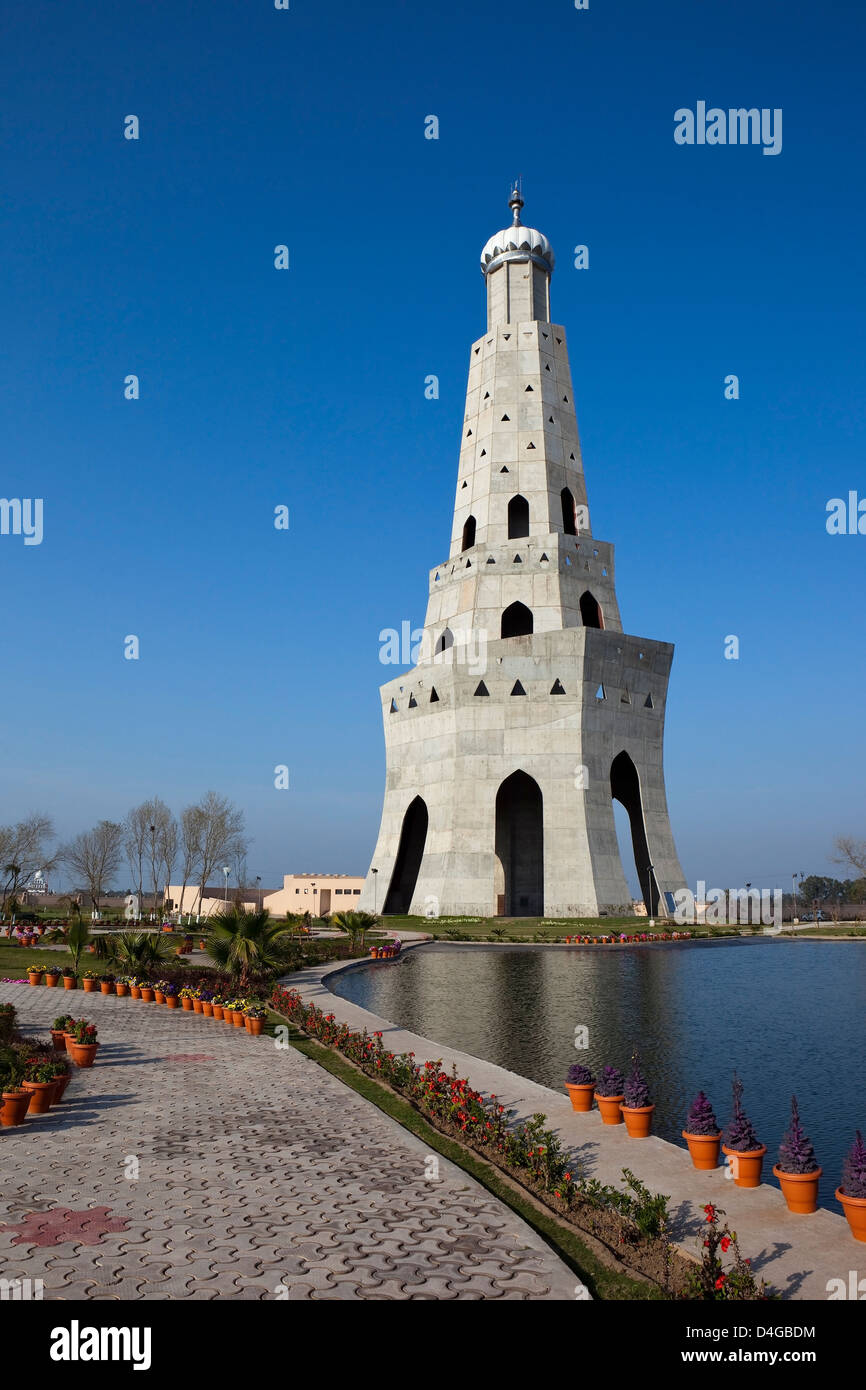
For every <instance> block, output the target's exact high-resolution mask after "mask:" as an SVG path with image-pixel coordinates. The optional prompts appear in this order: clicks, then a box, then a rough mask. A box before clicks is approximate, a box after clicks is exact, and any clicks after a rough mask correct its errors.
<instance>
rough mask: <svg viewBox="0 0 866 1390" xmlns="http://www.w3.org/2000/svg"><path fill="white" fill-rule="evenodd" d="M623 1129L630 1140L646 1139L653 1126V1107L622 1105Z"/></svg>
mask: <svg viewBox="0 0 866 1390" xmlns="http://www.w3.org/2000/svg"><path fill="white" fill-rule="evenodd" d="M621 1110H622V1117H623V1119H624V1120H625V1127H626V1129H627V1130H628V1136H629V1138H630V1139H646V1138H647V1137H648V1135H649V1132H650V1130H651V1129H652V1125H653V1111H654V1110H655V1106H654V1105H636V1106H630V1105H623V1106H622V1107H621Z"/></svg>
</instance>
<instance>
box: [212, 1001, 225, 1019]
mask: <svg viewBox="0 0 866 1390" xmlns="http://www.w3.org/2000/svg"><path fill="white" fill-rule="evenodd" d="M212 1008H213V1016H214V1018H218V1019H222V1016H223V1006H222V1004H214V1005H212Z"/></svg>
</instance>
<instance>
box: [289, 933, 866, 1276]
mask: <svg viewBox="0 0 866 1390" xmlns="http://www.w3.org/2000/svg"><path fill="white" fill-rule="evenodd" d="M396 934H399V935H401V936H403V937H404V940H405V938H406V935H407V934H406V933H403V932H400V933H395V935H396ZM350 968H351V967H350ZM376 968H377V969H381V970H391V969H399V964H398V963H397V962H389V961H383V962H381V964H379V965H377V966H376ZM344 969H346V966H345V965H343V964H330V965H325V966H315V967H311V968H310V969H308V970H303V971H300V972H298V974H296V975H293V976H288V977H286V979H284V980H283V981H282V983H283V984H284V985H287V986H289V987H292V988H295V989H298V990H299V992H300V993H301V994H302V995H303V997H304V998H305V999H306V1001H307V1002H308V1003H314V1004H316V1006H317V1007H318V1008H320V1009H324V1011H325V1012H326V1013H333V1014H334V1015H335V1016H336V1018H337V1019H338V1020H340V1021H341V1022H345V1023H348V1024H349V1025H350V1027H352V1028H357V1029H361V1028H367V1029H368V1031H369V1032H375V1031H379V1030H381V1032H382V1033H383V1035H384V1038H383V1041H384V1043H385V1045H386V1047H388V1048H389V1050H390V1051H392V1052H397V1053H400V1052H414V1053H415V1058H416V1061H418V1062H419V1063H423V1062H425V1061H427V1060H430V1059H435V1058H441V1059H442V1061H443V1063H444V1066H445V1069H446V1070H447V1071H450V1069H451V1066H452V1063H453V1064H454V1065H456V1067H457V1072H458V1075H459V1076H466V1077H468V1078H469V1079H470V1081H471V1083H472V1085H473V1086H474V1087H475V1088H476V1089H477V1090H479V1091H483V1092H484V1093H485V1094H486V1095H493V1094H495V1095H496V1096H497V1097H498V1098H499V1101H500V1103H501V1104H503V1105H504V1106H505V1107H506V1109H513V1110H514V1111H515V1113H516V1115H517V1116H518V1117H519V1118H521V1119H529V1118H530V1117H531V1116H532V1115H534V1114H536V1113H537V1112H538V1111H543V1112H544V1114H546V1115H547V1116H548V1118H549V1120H550V1122H551V1125H552V1126H553V1128H555V1129H556V1130H558V1132H559V1134H560V1135H561V1136H562V1139H563V1141H564V1142H565V1143H566V1144H567V1145H568V1146H569V1147H570V1148H572V1149H574V1150H575V1152H576V1153H577V1155H578V1158H579V1161H580V1162H581V1164H582V1165H583V1167H584V1169H585V1171H586V1172H587V1174H588V1175H589V1176H591V1177H595V1178H598V1179H600V1180H601V1181H602V1182H608V1183H618V1182H621V1175H622V1170H623V1168H624V1167H629V1168H630V1169H631V1170H632V1171H633V1172H634V1173H636V1174H637V1176H638V1177H639V1178H640V1179H642V1181H643V1182H645V1183H646V1184H647V1186H648V1187H649V1188H650V1189H651V1191H653V1192H664V1193H667V1194H669V1195H670V1197H671V1201H670V1211H671V1213H672V1218H673V1220H672V1236H673V1238H674V1240H675V1241H676V1242H677V1244H679V1245H680V1246H681V1247H682V1248H683V1249H684V1250H685V1251H687V1252H688V1253H689V1254H691V1255H694V1254H695V1253H696V1250H697V1240H696V1237H697V1236H698V1233H699V1232H700V1231H701V1228H702V1225H703V1223H704V1220H705V1218H704V1214H703V1212H702V1211H701V1207H702V1206H703V1204H704V1203H705V1202H714V1203H715V1204H716V1205H718V1206H720V1207H723V1208H724V1210H725V1211H726V1212H727V1215H728V1219H729V1222H730V1225H731V1227H732V1229H734V1230H736V1232H737V1235H738V1237H739V1240H740V1245H741V1248H742V1251H743V1254H744V1255H745V1256H747V1257H748V1258H750V1259H751V1261H752V1267H753V1268H754V1269H755V1271H756V1273H758V1274H760V1275H761V1276H763V1278H764V1279H766V1280H767V1282H768V1283H769V1284H772V1285H773V1286H774V1288H776V1289H777V1290H778V1291H779V1293H780V1294H781V1295H782V1297H783V1298H786V1299H787V1298H807V1299H825V1298H826V1297H827V1284H828V1280H830V1279H840V1278H841V1279H843V1280H845V1281H846V1287H847V1280H848V1277H849V1271H850V1270H856V1269H859V1270H860V1272H861V1274H862V1273H863V1272H864V1260H866V1246H864V1245H862V1244H861V1243H859V1242H858V1241H856V1240H854V1238H853V1236H852V1235H851V1233H850V1230H849V1227H848V1223H847V1221H846V1220H845V1217H844V1216H842V1215H841V1214H837V1213H836V1212H832V1211H827V1210H824V1209H819V1210H818V1211H817V1212H815V1213H814V1214H813V1215H811V1216H795V1215H794V1214H793V1213H792V1212H789V1211H788V1208H787V1206H786V1205H785V1199H784V1197H783V1196H782V1193H781V1191H780V1190H779V1188H778V1187H776V1186H775V1185H772V1184H770V1183H762V1184H761V1186H760V1187H759V1188H756V1189H752V1190H744V1189H743V1188H738V1187H737V1186H736V1185H735V1184H734V1183H733V1182H730V1181H726V1180H725V1172H726V1169H725V1168H724V1167H719V1168H717V1169H716V1170H715V1171H714V1172H699V1171H698V1170H697V1169H696V1168H694V1167H693V1166H692V1162H691V1159H690V1158H689V1155H688V1152H687V1150H686V1148H685V1146H683V1147H682V1148H681V1147H680V1146H679V1145H677V1144H670V1143H668V1142H667V1141H666V1140H664V1139H660V1138H658V1137H657V1136H655V1135H653V1136H651V1137H650V1138H649V1139H642V1140H640V1141H639V1142H638V1141H635V1140H633V1139H629V1137H628V1134H627V1132H626V1128H625V1125H615V1126H611V1125H603V1124H602V1122H601V1116H600V1115H599V1113H598V1111H597V1110H593V1111H592V1112H591V1113H590V1114H588V1115H576V1114H575V1113H574V1111H573V1110H572V1108H571V1102H570V1101H569V1099H568V1097H567V1095H566V1094H565V1092H564V1091H562V1092H560V1091H554V1090H551V1089H550V1087H548V1086H540V1085H538V1084H537V1083H536V1082H534V1081H529V1080H528V1079H527V1078H526V1077H523V1076H518V1075H516V1074H515V1073H514V1072H510V1071H506V1070H505V1069H504V1068H503V1067H498V1066H495V1065H494V1064H493V1063H492V1062H488V1061H485V1060H484V1059H483V1058H480V1057H473V1056H471V1055H470V1054H468V1053H465V1052H458V1051H457V1050H456V1049H455V1048H452V1047H448V1046H446V1045H445V1044H444V1043H442V1042H436V1041H431V1040H430V1039H429V1038H424V1037H421V1036H420V1035H419V1034H417V1033H411V1032H409V1031H408V1030H407V1029H404V1028H400V1027H398V1026H396V1025H395V1024H394V1023H392V1022H391V1021H390V1020H389V1019H384V1018H380V1017H379V1016H378V1015H376V1014H373V1013H370V1012H368V1011H367V1010H366V1009H362V1008H360V1007H359V1006H358V1005H356V1004H350V1003H349V1002H348V1001H347V1000H345V999H341V998H339V996H337V995H335V994H333V993H331V992H330V989H329V984H328V981H329V977H332V976H333V975H334V974H335V973H337V972H339V971H340V970H344ZM773 1157H774V1156H773V1155H772V1153H771V1152H769V1151H768V1153H767V1157H766V1158H765V1160H764V1163H765V1168H764V1171H765V1173H766V1172H767V1171H768V1170H769V1169H770V1168H771V1167H772V1162H773Z"/></svg>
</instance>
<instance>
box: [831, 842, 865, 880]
mask: <svg viewBox="0 0 866 1390" xmlns="http://www.w3.org/2000/svg"><path fill="white" fill-rule="evenodd" d="M834 847H835V849H836V853H835V854H834V855H833V856H832V862H833V863H834V864H845V865H846V866H847V867H848V868H849V869H854V870H856V873H857V877H858V878H866V840H855V839H853V838H852V836H850V835H837V837H836V840H835V842H834Z"/></svg>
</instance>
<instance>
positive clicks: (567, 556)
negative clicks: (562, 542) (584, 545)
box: [565, 555, 571, 565]
mask: <svg viewBox="0 0 866 1390" xmlns="http://www.w3.org/2000/svg"><path fill="white" fill-rule="evenodd" d="M565 563H566V564H567V565H570V564H571V556H570V555H566V557H565Z"/></svg>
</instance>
